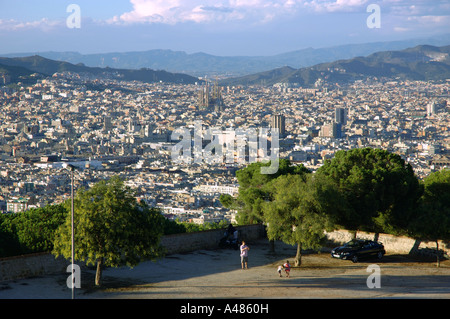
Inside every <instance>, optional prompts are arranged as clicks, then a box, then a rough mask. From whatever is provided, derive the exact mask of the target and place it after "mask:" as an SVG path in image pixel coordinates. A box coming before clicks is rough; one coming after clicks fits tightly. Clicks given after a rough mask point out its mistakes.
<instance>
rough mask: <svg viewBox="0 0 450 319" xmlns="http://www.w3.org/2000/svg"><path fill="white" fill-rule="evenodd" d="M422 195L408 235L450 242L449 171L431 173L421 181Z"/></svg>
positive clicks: (437, 246) (437, 248)
mask: <svg viewBox="0 0 450 319" xmlns="http://www.w3.org/2000/svg"><path fill="white" fill-rule="evenodd" d="M423 184H424V193H423V196H422V198H421V201H420V205H419V207H418V209H417V210H416V215H415V218H414V219H413V221H412V222H411V228H410V235H412V236H416V237H419V238H422V239H427V240H433V241H435V242H436V257H437V266H439V245H438V240H444V241H448V240H450V170H442V171H438V172H434V173H431V174H430V175H428V177H426V178H425V179H424V181H423Z"/></svg>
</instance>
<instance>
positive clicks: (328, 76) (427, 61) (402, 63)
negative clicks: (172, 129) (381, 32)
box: [220, 45, 450, 87]
mask: <svg viewBox="0 0 450 319" xmlns="http://www.w3.org/2000/svg"><path fill="white" fill-rule="evenodd" d="M367 77H386V78H400V79H403V80H405V79H409V80H424V81H427V80H445V79H450V46H444V47H435V46H430V45H419V46H416V47H414V48H408V49H405V50H401V51H383V52H376V53H373V54H371V55H369V56H367V57H355V58H352V59H347V60H338V61H334V62H329V63H321V64H317V65H314V66H312V67H307V68H300V69H293V68H286V67H285V68H281V69H280V68H277V69H274V70H270V71H265V72H260V73H256V74H251V75H246V76H242V77H236V78H230V79H225V80H222V81H221V82H220V84H222V85H239V84H240V85H273V84H275V83H298V84H299V85H301V86H305V87H308V86H312V85H314V83H315V82H316V81H317V80H318V79H319V78H320V79H323V80H326V81H327V82H328V83H348V82H350V81H354V80H358V79H365V78H367Z"/></svg>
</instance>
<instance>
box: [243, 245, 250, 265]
mask: <svg viewBox="0 0 450 319" xmlns="http://www.w3.org/2000/svg"><path fill="white" fill-rule="evenodd" d="M249 250H250V247H248V246H247V245H246V244H245V241H242V245H241V266H242V269H245V268H247V269H248V251H249Z"/></svg>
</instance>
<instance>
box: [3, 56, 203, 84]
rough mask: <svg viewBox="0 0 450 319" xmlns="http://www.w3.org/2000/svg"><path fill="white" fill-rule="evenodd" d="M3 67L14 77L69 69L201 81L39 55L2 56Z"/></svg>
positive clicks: (99, 74) (141, 78)
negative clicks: (57, 59)
mask: <svg viewBox="0 0 450 319" xmlns="http://www.w3.org/2000/svg"><path fill="white" fill-rule="evenodd" d="M1 67H3V70H5V72H6V73H7V74H9V75H10V76H11V77H12V78H16V77H17V76H18V75H20V74H21V73H24V74H29V73H39V74H42V75H47V76H51V75H53V74H54V73H58V72H59V73H60V72H65V71H68V72H73V73H77V74H91V75H93V76H97V77H106V76H109V77H116V78H119V79H122V80H126V81H142V82H147V83H152V82H159V81H163V82H169V83H184V84H194V83H195V82H198V81H199V79H198V78H196V77H193V76H190V75H187V74H181V73H170V72H167V71H159V70H158V71H155V70H152V69H148V68H141V69H137V70H136V69H113V68H100V67H88V66H85V65H84V64H81V63H80V64H72V63H69V62H63V61H55V60H51V59H47V58H44V57H41V56H38V55H33V56H28V57H16V58H1V57H0V68H1Z"/></svg>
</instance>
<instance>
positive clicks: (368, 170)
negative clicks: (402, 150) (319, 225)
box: [317, 148, 422, 233]
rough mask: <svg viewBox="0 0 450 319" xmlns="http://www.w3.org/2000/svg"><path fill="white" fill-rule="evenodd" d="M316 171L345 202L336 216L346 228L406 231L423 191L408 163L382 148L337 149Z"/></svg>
mask: <svg viewBox="0 0 450 319" xmlns="http://www.w3.org/2000/svg"><path fill="white" fill-rule="evenodd" d="M317 174H319V175H324V176H326V177H327V178H329V179H331V180H332V181H333V182H334V183H335V184H336V185H337V186H338V188H339V190H340V192H341V193H342V194H343V196H344V198H345V200H346V202H347V203H348V209H349V211H348V212H347V214H344V215H342V216H340V218H339V219H338V220H337V223H338V224H339V225H341V226H342V227H344V228H346V229H348V230H354V231H356V230H365V231H375V232H380V231H384V232H389V233H405V232H406V231H407V228H408V225H409V224H410V221H411V219H412V218H413V208H414V207H416V205H417V203H418V200H419V199H420V196H421V194H422V188H421V185H420V183H419V181H418V179H417V177H416V176H415V174H414V171H413V169H412V167H411V165H410V164H407V163H405V161H404V160H403V159H402V158H401V157H400V156H399V155H397V154H393V153H390V152H388V151H386V150H381V149H372V148H363V149H353V150H348V151H344V150H341V151H338V152H336V154H335V156H334V157H333V159H331V160H327V161H326V162H325V163H324V165H323V166H322V167H320V168H319V169H318V170H317Z"/></svg>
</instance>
